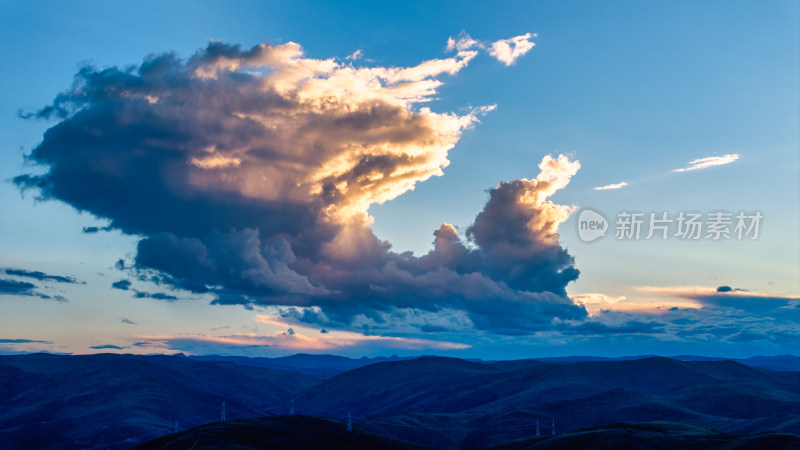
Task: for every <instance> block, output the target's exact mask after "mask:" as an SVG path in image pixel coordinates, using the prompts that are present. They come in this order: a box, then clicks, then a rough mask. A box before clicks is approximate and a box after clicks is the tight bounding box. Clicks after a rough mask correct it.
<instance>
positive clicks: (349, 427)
mask: <svg viewBox="0 0 800 450" xmlns="http://www.w3.org/2000/svg"><path fill="white" fill-rule="evenodd" d="M347 432H348V433H352V432H353V418H352V417H351V416H350V411H347Z"/></svg>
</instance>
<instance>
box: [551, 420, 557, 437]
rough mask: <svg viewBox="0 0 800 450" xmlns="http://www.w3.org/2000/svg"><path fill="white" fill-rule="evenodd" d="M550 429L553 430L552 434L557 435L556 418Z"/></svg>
mask: <svg viewBox="0 0 800 450" xmlns="http://www.w3.org/2000/svg"><path fill="white" fill-rule="evenodd" d="M550 430H551V431H552V435H553V436H555V435H556V419H553V427H552V428H550Z"/></svg>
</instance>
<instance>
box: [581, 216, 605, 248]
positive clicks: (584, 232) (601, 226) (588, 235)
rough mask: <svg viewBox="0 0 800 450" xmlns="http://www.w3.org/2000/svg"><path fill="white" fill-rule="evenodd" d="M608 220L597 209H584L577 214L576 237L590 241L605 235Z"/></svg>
mask: <svg viewBox="0 0 800 450" xmlns="http://www.w3.org/2000/svg"><path fill="white" fill-rule="evenodd" d="M607 231H608V221H607V220H606V218H605V217H603V216H602V215H601V214H600V213H598V212H597V211H592V210H591V209H584V210H583V211H581V213H580V215H578V237H580V238H581V240H582V241H584V242H591V241H593V240H595V239H599V238H601V237H604V236H605V235H606V232H607Z"/></svg>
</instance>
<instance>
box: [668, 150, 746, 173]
mask: <svg viewBox="0 0 800 450" xmlns="http://www.w3.org/2000/svg"><path fill="white" fill-rule="evenodd" d="M737 159H739V155H738V154H735V153H731V154H728V155H722V156H708V157H705V158H699V159H695V160H692V161H689V166H688V167H684V168H682V169H674V170H673V172H688V171H690V170H699V169H705V168H708V167H714V166H722V165H725V164H730V163H732V162H734V161H736V160H737Z"/></svg>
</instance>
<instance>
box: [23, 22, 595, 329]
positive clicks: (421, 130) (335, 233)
mask: <svg viewBox="0 0 800 450" xmlns="http://www.w3.org/2000/svg"><path fill="white" fill-rule="evenodd" d="M526 39H527V38H526ZM451 51H455V54H454V55H452V56H450V57H447V58H441V59H433V60H429V61H424V62H422V63H420V64H418V65H416V66H413V67H361V66H354V65H353V63H352V62H344V61H341V60H338V59H326V60H320V59H313V58H309V57H306V56H305V55H304V53H303V50H302V48H301V47H300V46H299V45H298V44H295V43H291V42H290V43H287V44H283V45H270V44H260V45H257V46H255V47H253V48H251V49H249V50H246V49H242V48H241V47H240V46H238V45H228V44H224V43H220V42H212V43H210V44H209V45H208V46H207V47H206V48H205V49H202V50H200V51H198V52H197V53H196V54H194V55H193V56H191V57H189V58H188V59H181V58H179V57H178V56H177V55H175V54H171V53H166V54H159V55H151V56H148V57H147V58H145V60H144V61H143V62H142V63H141V64H139V65H137V66H131V67H126V68H118V67H111V68H105V69H98V68H95V67H91V66H86V67H84V68H82V69H81V70H80V71H79V72H78V74H77V75H76V77H75V82H74V84H73V87H72V88H71V89H70V90H68V91H66V92H64V93H62V94H60V95H59V96H58V97H57V98H56V99H55V101H54V102H53V104H52V105H49V106H47V107H45V108H43V109H42V110H40V111H38V112H34V113H31V114H29V116H35V117H40V118H51V119H56V120H58V122H57V123H56V124H55V125H54V126H52V127H51V128H50V129H49V130H47V132H46V133H45V135H44V139H43V141H42V142H41V143H40V144H39V145H38V146H37V147H36V148H35V149H34V150H33V151H32V153H31V155H30V159H31V160H32V161H34V162H36V163H39V164H41V165H43V166H45V167H46V169H47V170H46V172H45V173H44V174H41V175H31V174H24V175H20V176H18V177H16V178H15V182H16V183H17V185H19V186H20V187H21V188H23V189H29V188H34V189H37V190H38V191H39V192H40V195H41V196H42V197H43V198H47V199H58V200H61V201H64V202H66V203H69V204H71V205H73V206H74V207H75V208H77V209H79V210H82V211H88V212H90V213H92V214H94V215H95V216H97V217H101V218H106V219H108V220H109V221H110V227H112V228H115V229H119V230H121V231H123V232H125V233H128V234H134V235H139V236H142V238H141V240H140V241H139V244H138V249H137V256H136V268H137V269H138V270H140V271H154V272H156V273H157V274H158V276H159V277H160V278H159V279H160V280H165V281H166V282H168V283H170V284H172V285H174V286H176V287H179V288H183V289H187V290H190V291H192V292H196V293H206V292H208V293H210V294H211V295H213V296H214V297H215V302H217V303H234V304H245V305H252V304H258V305H275V306H280V307H289V308H297V309H296V310H294V311H295V314H296V316H297V317H300V318H306V319H307V320H308V321H312V319H313V321H316V322H320V323H325V324H326V326H328V327H336V326H338V327H347V326H350V325H352V324H353V323H354V320H355V319H357V318H360V319H359V320H362V321H363V320H369V321H372V322H373V323H381V322H385V321H386V320H389V318H391V317H398V312H402V311H411V310H413V311H423V312H427V313H431V314H436V313H438V312H440V311H442V310H445V309H447V310H448V311H452V310H458V311H463V312H465V313H466V314H467V316H468V317H469V320H470V321H471V322H472V324H473V325H474V326H476V327H478V328H481V329H487V330H494V331H498V332H515V333H518V332H524V330H526V329H533V328H536V327H539V326H541V325H542V324H546V323H549V322H550V321H551V320H553V319H554V318H559V319H562V320H573V319H580V318H583V317H585V315H586V311H585V309H584V308H583V307H582V306H577V305H575V304H573V303H572V302H571V301H570V300H569V299H568V298H566V295H565V286H566V285H567V283H569V282H570V281H572V280H575V279H576V278H577V276H578V271H577V270H576V269H575V268H574V267H573V260H572V257H571V256H570V255H569V254H568V253H567V252H566V251H565V250H564V249H563V248H562V247H561V246H560V244H559V242H558V234H557V228H558V225H559V224H560V223H561V222H563V220H564V219H566V217H567V216H568V215H569V213H570V212H571V209H570V208H568V207H565V206H561V205H556V204H553V203H552V202H550V201H549V200H548V197H550V196H551V195H552V194H553V193H554V192H555V191H556V190H558V189H561V188H563V187H564V186H565V185H566V184H567V183H568V182H569V179H570V177H571V176H572V175H574V174H575V172H576V171H577V170H578V168H579V164H578V163H577V162H576V161H570V160H569V159H568V158H566V157H564V156H559V157H558V158H551V157H549V156H548V157H545V158H544V159H543V161H542V164H541V165H540V171H541V173H540V174H539V176H537V177H536V178H535V179H532V180H516V181H512V182H508V183H501V184H500V185H499V186H497V187H496V188H495V189H492V190H491V191H490V198H489V201H488V202H487V204H486V207H485V208H484V210H483V211H482V212H481V213H480V214H479V215H478V217H477V218H476V219H475V222H474V223H473V224H472V225H471V226H470V227H469V228H468V229H467V232H466V236H464V237H463V238H462V237H460V236H459V235H458V233H457V231H456V229H455V227H453V226H451V225H448V224H444V225H442V226H441V227H440V228H439V229H438V230H437V231H436V232H435V233H434V237H435V241H434V248H433V250H431V251H430V253H428V254H426V255H423V256H420V257H416V256H414V255H411V254H407V253H403V254H399V253H396V252H393V251H392V250H391V245H390V244H389V243H388V242H385V241H382V240H380V239H378V238H377V237H376V236H375V235H374V233H373V232H372V229H371V223H372V218H371V217H370V216H369V215H368V210H369V207H370V206H371V205H373V204H377V203H383V202H386V201H389V200H391V199H393V198H396V197H397V196H399V195H401V194H403V193H404V192H407V191H409V190H411V189H413V188H414V186H415V184H416V183H418V182H421V181H424V180H426V179H428V178H430V177H431V176H438V175H442V173H443V172H442V169H443V168H444V167H446V166H447V164H448V160H447V154H448V152H449V150H450V149H452V148H453V147H454V146H455V144H456V143H457V142H458V140H459V139H460V137H461V134H462V132H463V131H464V130H465V129H467V128H469V127H471V126H473V125H474V124H475V123H476V122H477V121H478V119H479V117H480V116H481V115H482V114H485V113H486V112H488V111H490V110H491V109H492V108H493V106H487V107H479V108H474V109H471V110H468V111H466V112H463V113H461V114H456V113H437V112H433V111H432V110H431V109H429V108H428V107H426V106H425V105H426V104H427V103H428V102H430V101H431V100H433V98H434V96H435V94H436V92H437V88H438V87H439V86H440V85H441V84H442V82H443V81H442V80H441V79H442V78H444V77H447V76H452V75H455V74H456V73H458V72H459V71H460V70H462V69H463V68H464V67H466V66H467V64H468V63H469V62H470V61H471V60H473V59H474V58H475V57H476V56H477V55H478V47H475V46H456V47H452V48H451ZM399 316H402V314H400V315H399Z"/></svg>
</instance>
